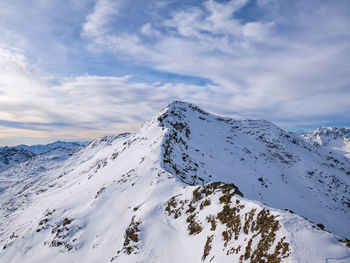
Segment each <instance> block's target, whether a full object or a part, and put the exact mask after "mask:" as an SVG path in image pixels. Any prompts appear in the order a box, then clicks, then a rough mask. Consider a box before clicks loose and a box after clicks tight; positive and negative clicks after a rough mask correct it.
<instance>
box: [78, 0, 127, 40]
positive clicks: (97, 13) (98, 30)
mask: <svg viewBox="0 0 350 263" xmlns="http://www.w3.org/2000/svg"><path fill="white" fill-rule="evenodd" d="M121 4H122V0H115V1H110V0H98V1H97V2H96V4H95V7H94V9H93V12H92V13H90V14H89V15H88V16H87V17H86V22H85V24H84V25H83V32H82V33H83V34H85V35H87V36H89V37H98V36H100V35H103V34H106V33H108V30H107V29H108V26H110V22H111V21H112V18H113V17H114V16H117V15H118V14H119V7H120V5H121Z"/></svg>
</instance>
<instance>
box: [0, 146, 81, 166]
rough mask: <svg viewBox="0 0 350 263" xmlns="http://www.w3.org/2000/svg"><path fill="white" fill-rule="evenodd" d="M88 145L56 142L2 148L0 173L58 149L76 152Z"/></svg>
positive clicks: (0, 148) (0, 150) (0, 151)
mask: <svg viewBox="0 0 350 263" xmlns="http://www.w3.org/2000/svg"><path fill="white" fill-rule="evenodd" d="M84 145H86V144H85V143H78V142H63V141H56V142H53V143H49V144H46V145H40V144H38V145H31V146H28V145H23V144H21V145H18V146H13V147H8V146H5V147H0V172H1V171H5V170H6V169H8V168H9V167H11V166H13V165H15V164H18V163H22V162H25V161H27V160H29V159H31V158H33V157H35V156H36V155H39V154H44V153H47V152H49V151H51V150H53V149H56V148H62V149H68V150H69V151H70V150H74V149H78V148H80V147H81V146H84Z"/></svg>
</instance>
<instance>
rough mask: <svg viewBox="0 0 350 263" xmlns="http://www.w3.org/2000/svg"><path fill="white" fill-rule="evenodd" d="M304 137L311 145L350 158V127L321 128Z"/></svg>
mask: <svg viewBox="0 0 350 263" xmlns="http://www.w3.org/2000/svg"><path fill="white" fill-rule="evenodd" d="M302 136H303V138H304V139H306V140H307V141H309V142H310V143H314V144H315V145H317V144H318V145H321V146H324V147H327V148H329V149H330V150H332V151H337V152H339V153H341V154H344V155H345V156H346V157H348V158H350V127H346V128H336V127H321V128H319V129H317V130H315V131H314V132H312V133H308V134H302Z"/></svg>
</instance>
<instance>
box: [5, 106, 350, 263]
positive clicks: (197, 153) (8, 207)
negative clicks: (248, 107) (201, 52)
mask: <svg viewBox="0 0 350 263" xmlns="http://www.w3.org/2000/svg"><path fill="white" fill-rule="evenodd" d="M334 160H337V163H336V164H335V162H334ZM51 161H52V160H51ZM35 162H36V163H35ZM47 164H49V161H48V160H44V159H42V160H37V159H36V161H30V162H29V163H28V165H27V166H29V167H32V168H31V169H28V168H27V167H26V165H23V164H21V165H17V166H15V167H12V168H11V169H12V170H13V173H11V174H10V173H8V174H4V173H1V176H2V178H3V177H8V178H10V177H11V176H17V177H18V178H21V180H13V181H11V180H10V181H11V183H8V184H7V188H6V190H4V191H3V192H2V193H1V194H0V204H1V210H0V220H1V221H0V223H1V224H0V245H1V250H0V262H6V263H7V262H111V261H113V262H228V261H229V262H350V258H349V248H347V247H346V244H345V243H344V242H345V240H343V242H341V241H340V240H341V239H342V238H341V236H342V237H349V236H350V234H349V231H350V230H349V227H348V226H349V223H350V221H349V207H348V206H346V204H344V203H343V202H348V201H349V192H348V187H349V175H347V174H346V172H348V171H350V169H349V162H348V159H346V158H345V157H342V156H341V155H336V154H329V153H328V151H323V150H320V149H318V148H315V147H314V146H312V145H310V144H308V143H307V142H305V141H303V140H302V139H299V138H297V137H294V136H293V135H290V134H289V133H286V132H284V131H283V130H281V129H279V128H278V127H276V126H274V125H273V124H271V123H269V122H266V121H249V120H246V121H235V120H231V119H226V118H219V117H217V116H214V115H210V114H208V113H206V112H204V111H202V110H201V109H199V108H198V107H196V106H194V105H192V104H188V103H182V102H174V103H172V104H170V105H169V106H168V107H167V108H165V109H164V110H163V111H162V112H160V113H159V114H158V115H156V116H155V117H154V118H152V119H150V120H149V121H147V122H146V123H145V124H144V125H143V126H142V127H141V129H140V130H139V131H138V132H137V133H135V134H122V135H119V136H109V137H104V138H101V139H99V140H96V141H94V142H92V143H90V144H89V145H88V146H86V147H85V148H82V149H81V150H80V151H78V152H74V153H72V155H71V156H69V157H68V158H63V159H62V160H61V161H59V162H55V163H54V165H52V164H49V165H47ZM38 166H43V167H44V170H41V169H37V167H38ZM217 181H220V182H224V183H213V182H217ZM320 181H322V182H320ZM242 194H243V196H244V197H242ZM344 198H345V199H344ZM346 198H347V199H346ZM252 199H255V200H256V201H253V200H252ZM263 202H264V203H265V204H264V203H263ZM272 207H274V208H272ZM280 209H289V211H283V210H280ZM291 210H293V211H294V212H295V213H293V212H292V211H291ZM298 214H300V215H302V216H305V217H307V219H309V220H311V221H314V222H315V223H312V222H310V221H309V220H306V219H304V218H303V217H301V216H300V215H298ZM317 223H322V224H323V225H324V226H325V229H326V230H329V231H331V232H333V234H332V233H328V232H326V231H322V230H321V229H320V228H322V227H323V226H322V225H318V226H317V225H316V224H317ZM340 258H342V261H336V260H335V259H340Z"/></svg>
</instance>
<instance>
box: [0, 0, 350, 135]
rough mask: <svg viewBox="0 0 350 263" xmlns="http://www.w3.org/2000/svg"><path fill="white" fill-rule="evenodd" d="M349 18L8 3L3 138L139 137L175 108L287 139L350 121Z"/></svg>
mask: <svg viewBox="0 0 350 263" xmlns="http://www.w3.org/2000/svg"><path fill="white" fill-rule="evenodd" d="M349 7H350V4H349V2H348V1H342V0H340V1H336V2H332V3H328V2H325V1H321V0H312V1H282V2H281V1H271V0H258V1H248V0H247V1H245V0H229V1H215V0H206V1H196V0H188V1H171V0H170V1H155V0H150V1H142V0H135V1H133V2H132V3H131V2H127V1H123V0H118V1H114V0H88V1H71V2H70V3H69V4H67V5H62V2H61V1H58V0H53V1H50V2H45V3H44V2H43V1H33V3H32V4H29V3H28V2H26V1H23V0H15V1H12V2H3V3H0V10H1V11H0V14H1V15H0V31H1V32H2V33H3V35H2V38H1V43H3V44H4V45H0V127H1V132H0V137H2V138H4V137H9V136H23V134H26V136H29V137H46V138H52V137H56V138H93V137H98V136H101V135H104V134H116V133H118V132H124V131H132V130H135V129H136V128H137V127H138V125H139V124H140V122H141V121H143V120H145V119H147V118H149V117H150V116H151V115H153V114H154V113H156V112H157V111H159V110H160V109H161V108H162V107H164V106H165V105H166V104H167V103H169V102H170V101H171V100H175V99H180V100H186V101H190V102H193V103H196V104H199V105H200V106H202V107H204V108H205V109H207V110H209V111H211V112H214V113H217V114H223V115H228V116H233V117H235V116H241V117H254V118H263V119H268V120H270V121H273V122H275V123H276V124H281V125H282V126H283V127H284V128H287V129H289V128H295V127H298V123H300V125H309V126H318V125H322V124H323V123H331V122H332V120H335V119H337V120H340V121H341V120H343V121H344V120H348V116H349V114H350V108H349V106H348V98H349V97H350V88H349V85H350V67H349V61H350V31H349V30H348V28H349V27H350V18H349V16H348V14H347V10H349ZM28 21H31V23H28ZM1 43H0V44H1ZM10 47H11V48H10ZM13 47H15V48H13ZM174 76H175V77H174ZM157 78H159V80H157ZM174 79H176V81H175V80H174ZM189 80H191V81H189Z"/></svg>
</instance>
